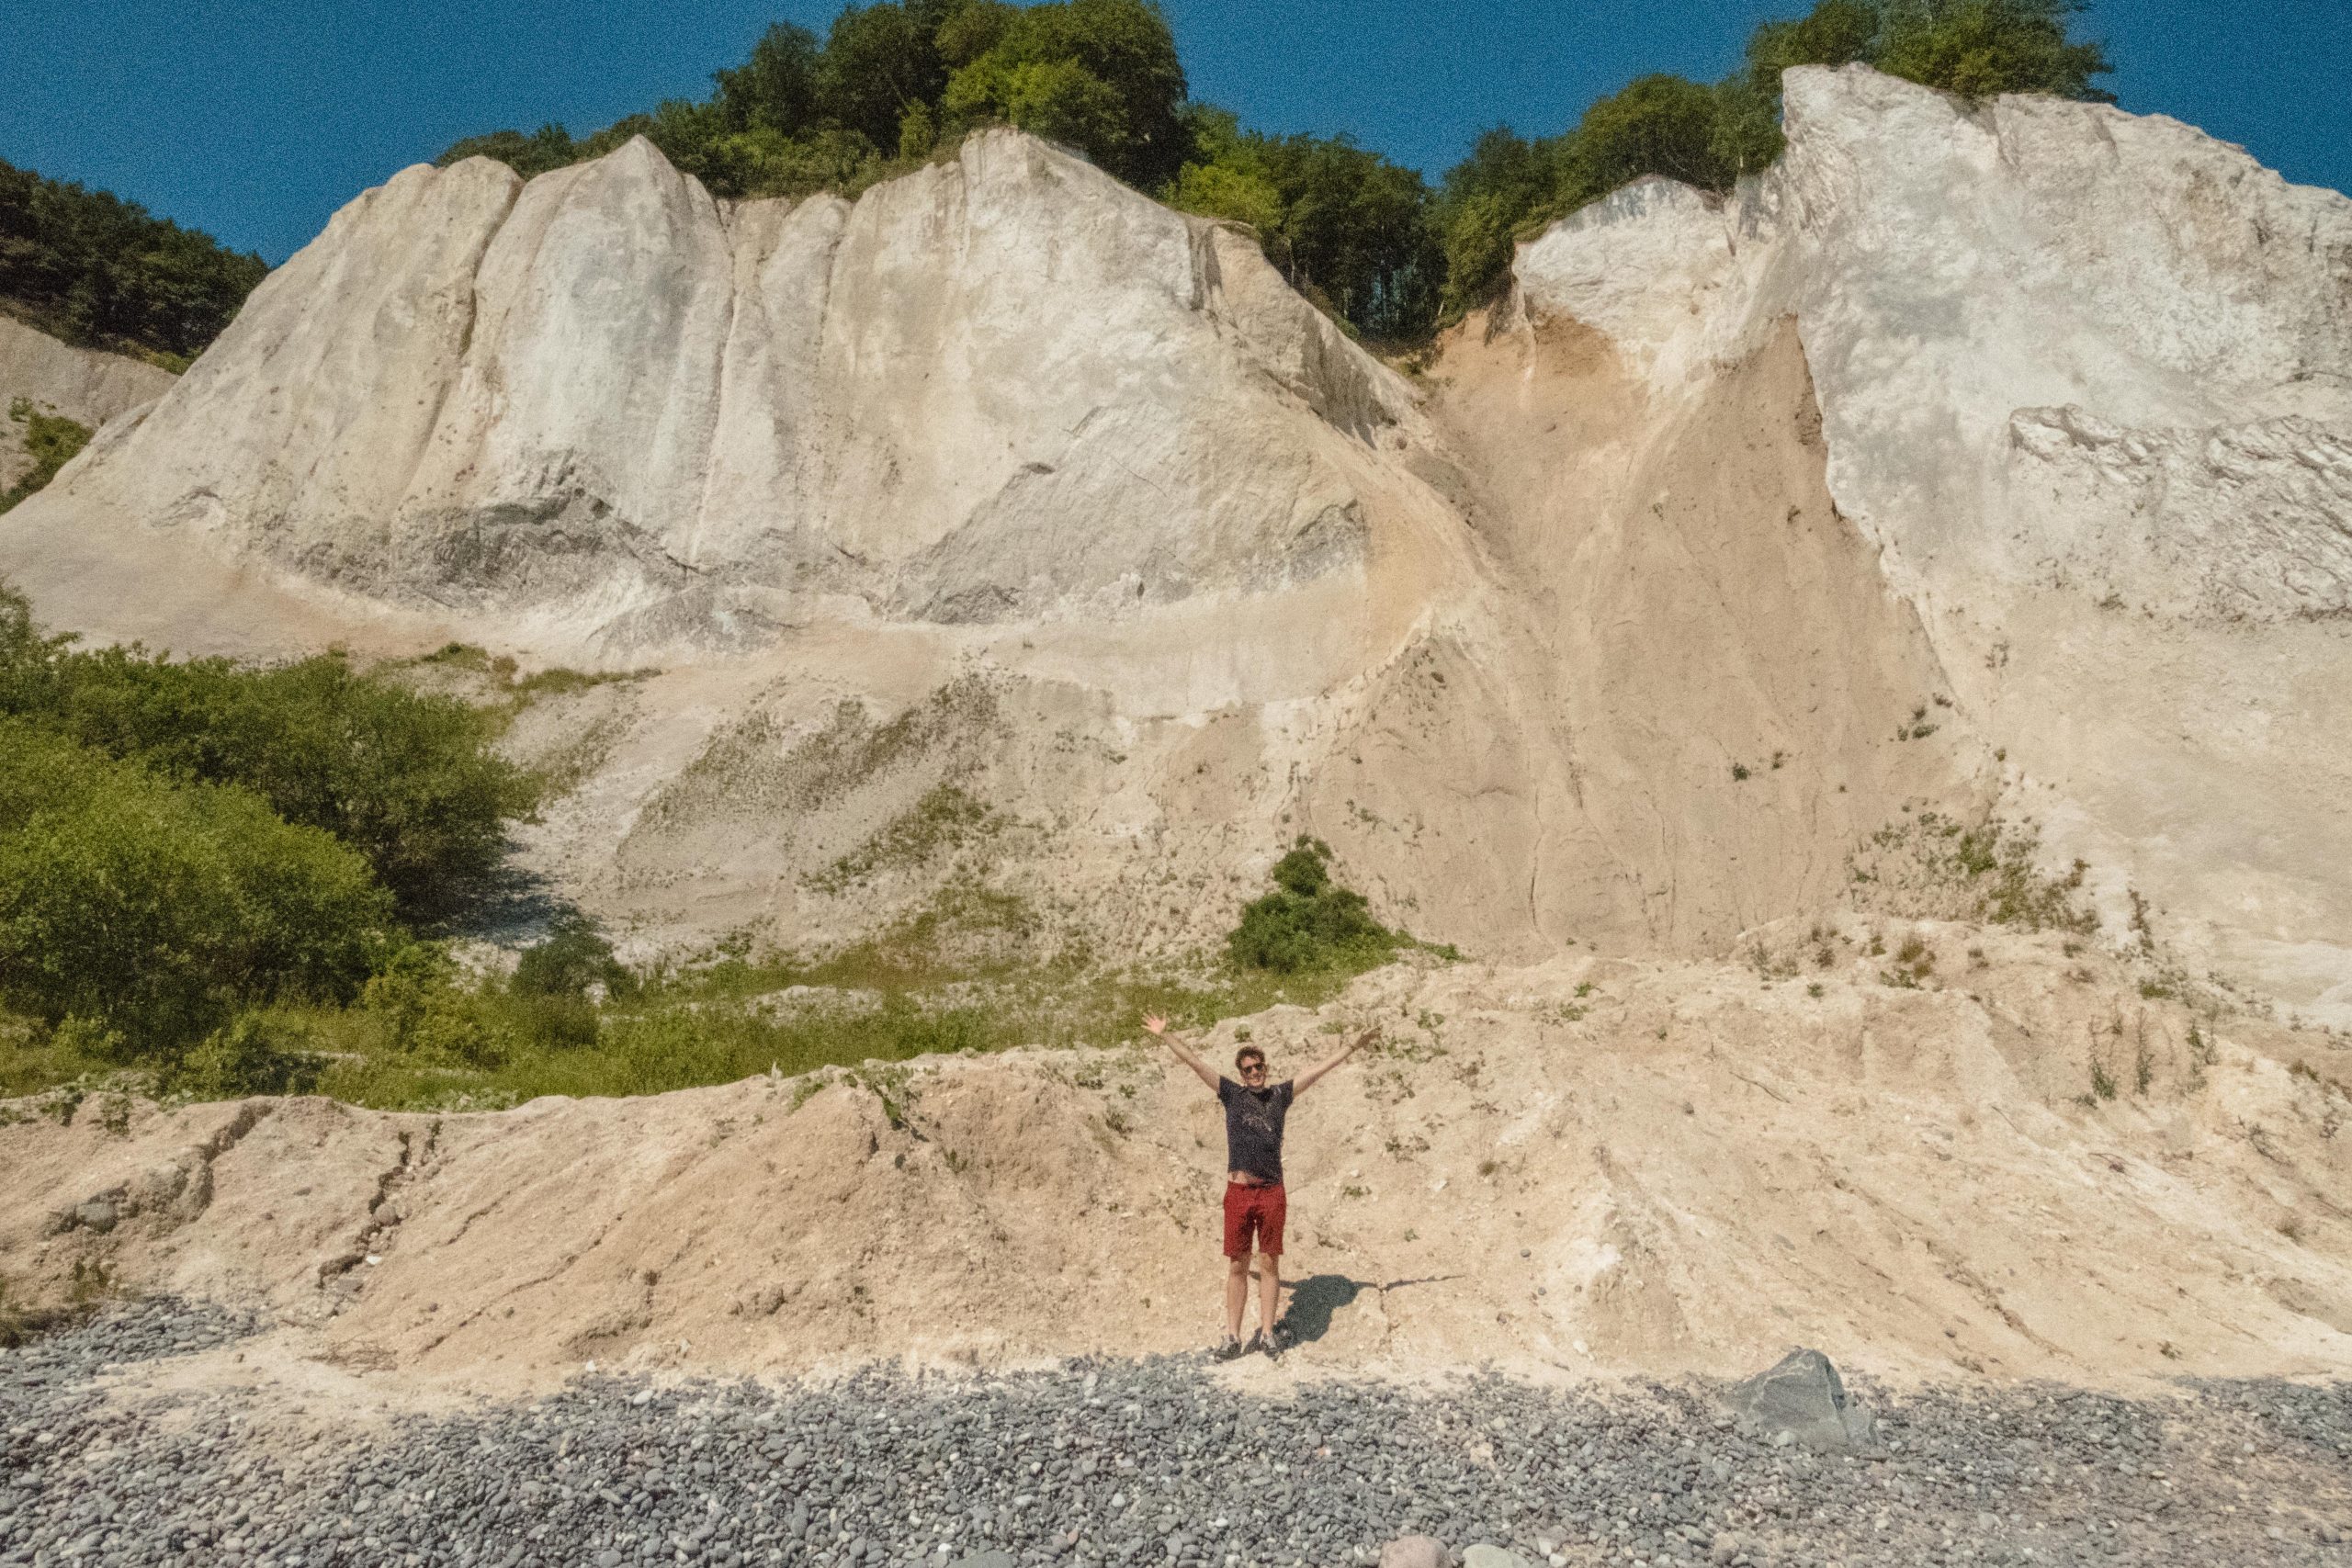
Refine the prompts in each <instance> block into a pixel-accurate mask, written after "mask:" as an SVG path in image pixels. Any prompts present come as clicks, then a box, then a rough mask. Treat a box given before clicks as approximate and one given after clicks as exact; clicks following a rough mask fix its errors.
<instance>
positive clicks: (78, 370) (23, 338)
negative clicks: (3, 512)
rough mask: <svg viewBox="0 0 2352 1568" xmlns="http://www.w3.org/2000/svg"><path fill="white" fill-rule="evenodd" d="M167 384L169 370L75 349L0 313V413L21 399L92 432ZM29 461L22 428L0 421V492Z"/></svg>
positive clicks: (148, 399) (22, 472) (160, 391)
mask: <svg viewBox="0 0 2352 1568" xmlns="http://www.w3.org/2000/svg"><path fill="white" fill-rule="evenodd" d="M172 381H173V377H172V373H171V372H170V371H168V370H164V369H162V368H160V367H156V366H153V365H149V364H147V363H145V362H144V361H141V360H137V359H132V358H130V357H129V356H128V355H120V354H105V353H101V352H99V351H98V350H96V349H91V348H76V347H74V345H73V344H67V343H60V342H59V341H58V340H57V339H55V338H53V337H51V336H50V335H49V334H48V333H44V332H40V331H38V330H36V329H34V328H32V327H28V326H27V325H26V324H25V323H24V322H22V321H17V320H16V319H15V318H14V317H11V316H6V315H0V415H6V413H7V412H9V411H10V410H11V409H13V408H14V407H15V406H16V405H17V403H18V402H19V401H22V402H24V403H26V404H28V405H30V407H31V408H32V409H34V410H36V411H38V412H41V413H47V414H56V415H59V416H61V417H62V418H65V419H70V420H72V421H73V422H74V423H76V424H82V425H87V426H88V427H90V428H91V429H92V430H96V429H97V428H98V427H99V426H100V425H102V424H104V423H106V422H107V421H108V420H110V419H112V418H114V417H115V416H116V415H117V414H119V413H123V412H128V411H129V410H131V409H135V408H138V407H140V406H141V404H144V403H149V402H153V400H155V399H157V398H159V397H161V396H163V394H164V391H165V390H166V389H169V388H170V386H171V384H172ZM32 461H33V460H32V457H31V455H30V454H29V453H28V452H27V451H26V450H25V430H24V426H23V425H21V424H18V423H17V422H16V421H15V420H14V419H12V418H0V490H6V489H7V488H8V487H9V486H11V485H13V484H15V483H16V482H17V480H18V479H22V478H24V476H25V472H26V470H27V469H28V468H31V467H32Z"/></svg>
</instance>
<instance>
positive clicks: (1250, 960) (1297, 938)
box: [1226, 835, 1406, 975]
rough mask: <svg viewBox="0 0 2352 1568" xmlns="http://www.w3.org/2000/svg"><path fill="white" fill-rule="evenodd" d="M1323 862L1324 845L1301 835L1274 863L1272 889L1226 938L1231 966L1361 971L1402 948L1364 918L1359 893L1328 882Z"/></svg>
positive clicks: (1367, 914)
mask: <svg viewBox="0 0 2352 1568" xmlns="http://www.w3.org/2000/svg"><path fill="white" fill-rule="evenodd" d="M1330 858H1331V850H1330V846H1329V845H1328V844H1325V843H1324V842H1323V841H1322V840H1319V839H1309V838H1307V837H1306V836H1304V835H1301V836H1300V838H1299V840H1298V841H1297V842H1296V843H1295V845H1294V846H1293V847H1292V848H1291V850H1290V852H1288V853H1287V854H1285V855H1283V858H1282V859H1280V860H1279V861H1276V862H1275V863H1274V869H1273V880H1274V890H1273V891H1272V892H1271V893H1269V894H1267V895H1266V896H1265V897H1262V898H1260V899H1258V900H1257V901H1256V902H1255V903H1252V904H1250V905H1249V906H1248V907H1247V908H1244V909H1243V910H1242V911H1241V923H1240V924H1239V925H1238V926H1237V927H1235V928H1234V930H1233V933H1232V934H1231V935H1230V936H1228V937H1227V939H1226V942H1227V947H1228V948H1229V949H1230V951H1231V953H1232V954H1233V961H1234V962H1235V963H1236V964H1239V965H1241V966H1242V967H1244V968H1248V969H1271V970H1273V971H1275V972H1276V973H1278V974H1284V975H1296V974H1305V973H1313V972H1316V971H1319V970H1331V969H1369V968H1372V967H1373V966H1374V965H1375V964H1383V963H1385V962H1386V961H1387V960H1388V958H1389V956H1390V955H1391V954H1393V953H1395V952H1396V951H1397V948H1398V947H1399V946H1400V945H1402V944H1403V943H1404V942H1405V941H1406V939H1405V938H1404V937H1402V936H1400V935H1399V934H1398V933H1397V932H1395V931H1389V930H1387V929H1386V928H1385V927H1384V926H1382V925H1381V924H1380V922H1379V921H1377V920H1375V919H1373V918H1372V911H1371V908H1370V906H1369V905H1368V904H1367V903H1366V901H1365V899H1364V897H1363V894H1361V893H1357V892H1353V891H1351V890H1350V889H1348V888H1345V887H1342V886H1340V885H1339V884H1338V883H1336V882H1334V881H1332V880H1331V873H1330V866H1329V861H1330Z"/></svg>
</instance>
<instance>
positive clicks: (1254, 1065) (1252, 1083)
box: [1241, 1056, 1266, 1089]
mask: <svg viewBox="0 0 2352 1568" xmlns="http://www.w3.org/2000/svg"><path fill="white" fill-rule="evenodd" d="M1241 1084H1242V1087H1243V1088H1244V1089H1263V1088H1265V1087H1266V1059H1265V1058H1264V1057H1263V1056H1252V1057H1250V1059H1249V1060H1248V1061H1246V1062H1244V1063H1242V1064H1241Z"/></svg>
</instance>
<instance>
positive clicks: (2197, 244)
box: [1519, 67, 2352, 1021]
mask: <svg viewBox="0 0 2352 1568" xmlns="http://www.w3.org/2000/svg"><path fill="white" fill-rule="evenodd" d="M1786 102H1787V123H1788V132H1789V153H1788V156H1787V158H1786V159H1785V161H1784V162H1783V163H1782V164H1781V165H1780V166H1779V167H1777V168H1775V169H1774V170H1773V171H1772V172H1770V174H1769V175H1766V176H1765V177H1764V178H1763V179H1762V180H1760V181H1758V182H1756V183H1755V184H1753V185H1752V186H1748V187H1747V188H1744V189H1743V190H1742V192H1741V193H1740V195H1739V197H1737V198H1736V199H1735V200H1733V201H1731V202H1728V203H1718V202H1714V201H1711V200H1709V199H1707V198H1704V197H1701V196H1700V195H1699V194H1698V193H1696V192H1694V191H1691V190H1688V189H1686V188H1684V187H1680V186H1672V185H1669V184H1668V183H1666V182H1662V181H1652V182H1645V184H1643V185H1641V186H1634V187H1633V188H1631V189H1628V190H1626V191H1623V192H1621V193H1619V194H1618V195H1617V196H1616V197H1611V198H1610V199H1609V200H1607V201H1604V202H1601V203H1599V204H1596V205H1595V206H1594V207H1591V208H1589V209H1586V210H1585V211H1584V212H1582V213H1579V214H1577V216H1576V217H1575V218H1573V219H1570V220H1567V221H1566V222H1563V223H1561V224H1558V225H1555V227H1554V228H1553V229H1552V230H1551V231H1548V232H1547V233H1545V234H1544V235H1543V236H1542V237H1541V238H1539V239H1537V240H1535V241H1533V242H1532V243H1529V244H1527V245H1525V246H1524V247H1523V248H1522V250H1521V255H1520V258H1519V278H1520V285H1521V301H1522V307H1523V309H1524V310H1525V311H1526V312H1527V314H1528V315H1529V317H1530V318H1531V319H1532V320H1534V321H1542V320H1544V319H1547V318H1553V317H1564V318H1572V319H1574V320H1577V321H1583V322H1586V323H1589V324H1590V325H1592V326H1594V327H1596V328H1598V329H1599V330H1600V331H1601V332H1602V333H1605V334H1607V335H1608V336H1609V337H1610V338H1611V340H1612V342H1613V343H1615V344H1617V345H1619V347H1620V348H1621V349H1622V351H1623V353H1624V354H1625V355H1626V356H1627V358H1628V359H1629V360H1630V361H1632V362H1634V363H1635V364H1637V365H1638V366H1639V367H1641V369H1642V371H1643V373H1644V375H1645V378H1647V380H1648V382H1649V384H1650V385H1651V387H1652V388H1653V389H1654V391H1655V392H1656V394H1657V396H1658V397H1659V398H1660V400H1663V401H1667V402H1672V401H1673V400H1678V399H1687V398H1690V397H1692V396H1695V395H1698V389H1701V388H1702V387H1703V386H1705V385H1707V384H1708V383H1709V382H1710V381H1711V380H1712V379H1713V378H1716V377H1718V376H1719V375H1720V374H1721V373H1722V367H1724V366H1725V365H1727V364H1730V363H1733V362H1736V361H1737V360H1739V359H1741V358H1742V357H1744V356H1745V355H1748V354H1750V353H1752V352H1754V350H1755V348H1756V347H1757V345H1758V344H1761V343H1763V342H1764V341H1766V340H1767V338H1768V337H1769V336H1770V333H1772V332H1773V331H1774V330H1775V328H1776V323H1778V322H1780V321H1784V320H1787V319H1793V320H1794V321H1795V323H1796V329H1797V332H1798V333H1799V335H1800V337H1801V338H1802V340H1803V343H1804V353H1805V359H1806V362H1807V364H1808V366H1809V367H1811V370H1812V373H1813V378H1814V384H1815V389H1816V392H1817V394H1818V396H1819V399H1820V404H1821V419H1822V431H1823V436H1824V439H1825V440H1826V444H1827V446H1828V466H1827V478H1828V485H1829V490H1830V492H1831V494H1832V495H1833V496H1834V497H1835V499H1836V501H1837V503H1838V509H1839V511H1840V512H1841V513H1842V514H1843V515H1844V516H1846V517H1848V518H1849V519H1851V520H1852V522H1853V523H1854V525H1856V526H1857V527H1859V528H1860V530H1862V532H1863V533H1864V534H1865V535H1866V536H1868V537H1869V538H1870V539H1871V541H1872V542H1873V544H1874V545H1875V546H1876V547H1878V549H1879V552H1880V558H1881V560H1882V561H1883V570H1884V571H1885V574H1886V577H1887V580H1888V581H1889V582H1890V583H1891V584H1892V585H1894V587H1895V588H1896V590H1897V591H1898V592H1901V593H1902V594H1903V595H1904V596H1905V599H1906V600H1907V601H1908V602H1909V603H1910V604H1913V605H1914V606H1915V607H1916V608H1917V611H1918V613H1919V615H1920V617H1921V621H1922V624H1923V625H1924V626H1925V627H1926V628H1927V630H1928V636H1929V637H1930V638H1931V639H1932V640H1933V642H1934V644H1935V648H1936V653H1937V656H1938V659H1939V663H1940V664H1941V666H1942V668H1943V670H1944V671H1947V672H1948V674H1949V678H1950V680H1951V683H1952V687H1953V690H1954V693H1955V694H1956V695H1957V696H1958V697H1959V698H1960V706H1961V711H1962V716H1964V718H1965V719H1966V720H1967V721H1968V722H1969V723H1970V724H1971V725H1972V726H1973V727H1974V728H1976V729H1977V731H1978V732H1979V733H1980V734H1981V735H1982V736H1983V737H1984V739H1985V741H1986V742H1987V743H1988V744H1990V745H1992V746H1994V747H1995V748H1996V751H1997V752H1998V753H1999V754H2002V755H2004V756H2005V757H2006V760H2007V767H2008V777H2009V786H2010V791H2011V798H2012V800H2013V802H2014V803H2015V804H2016V805H2017V806H2018V807H2020V808H2021V809H2024V810H2026V811H2030V812H2033V813H2037V814H2039V815H2040V816H2041V817H2043V818H2047V819H2048V820H2050V821H2051V822H2052V824H2053V825H2054V826H2056V827H2058V828H2059V829H2062V831H2061V832H2060V833H2059V835H2058V836H2057V838H2056V839H2055V840H2053V844H2054V845H2055V847H2058V848H2060V849H2061V850H2063V851H2064V852H2076V851H2079V852H2081V853H2083V854H2084V855H2086V857H2087V858H2089V859H2090V860H2091V861H2092V862H2093V863H2094V865H2095V867H2097V868H2098V873H2099V875H2100V877H2101V878H2102V879H2103V881H2104V884H2105V887H2106V891H2107V893H2108V896H2109V897H2108V905H2109V915H2110V917H2111V918H2110V921H2109V924H2110V928H2111V929H2114V930H2118V931H2120V930H2124V929H2126V928H2127V927H2128V926H2129V922H2130V921H2131V916H2132V913H2133V907H2132V902H2131V899H2132V896H2133V895H2134V894H2137V895H2138V896H2139V897H2141V898H2142V899H2143V900H2146V901H2149V902H2148V905H2147V906H2143V907H2148V908H2150V909H2151V913H2152V914H2157V915H2161V916H2165V917H2170V922H2171V926H2172V928H2173V929H2175V930H2180V929H2182V928H2184V927H2185V928H2187V931H2186V933H2185V934H2191V935H2193V937H2194V942H2193V946H2194V947H2195V948H2196V949H2198V950H2199V951H2201V952H2202V953H2204V954H2205V955H2206V956H2208V957H2210V958H2211V960H2213V961H2215V962H2217V963H2219V964H2221V965H2222V967H2223V968H2224V969H2225V970H2227V971H2230V972H2233V973H2246V972H2249V971H2251V972H2256V973H2259V974H2261V975H2262V976H2264V977H2265V980H2266V983H2267V985H2268V986H2274V987H2278V989H2280V990H2281V991H2282V992H2283V993H2286V994H2290V995H2292V996H2293V997H2294V998H2296V999H2297V1000H2298V1001H2300V1002H2302V1003H2305V1004H2309V1005H2310V1006H2312V1008H2313V1010H2315V1011H2318V1012H2324V1013H2327V1014H2331V1015H2333V1016H2334V1017H2335V1018H2336V1019H2338V1020H2345V1021H2352V963H2347V961H2346V949H2347V947H2352V876H2347V875H2346V874H2345V873H2344V871H2343V869H2342V868H2344V867H2345V866H2346V864H2352V817H2347V815H2346V813H2345V812H2344V811H2343V810H2342V809H2341V807H2340V803H2341V802H2342V801H2343V800H2345V799H2346V798H2347V797H2352V750H2347V748H2346V744H2345V740H2344V737H2345V736H2346V734H2347V733H2352V200H2347V199H2346V197H2343V196H2341V195H2339V194H2337V193H2335V192H2333V191H2324V190H2316V189H2310V188H2306V187H2301V186H2290V185H2288V184H2287V183H2286V182H2284V181H2282V180H2281V179H2279V177H2278V175H2275V174H2272V173H2271V172H2269V171H2268V170H2266V169H2264V168H2262V167H2261V166H2260V165H2259V164H2256V163H2255V162H2254V161H2253V160H2252V159H2251V158H2249V157H2247V156H2246V155H2245V153H2244V152H2241V151H2239V150H2238V149H2236V148H2233V147H2230V146H2227V145H2224V144H2222V143H2220V142H2217V141H2213V140H2212V139H2211V138H2209V137H2207V136H2205V135H2204V134H2203V133H2201V132H2199V131H2198V130H2194V129H2192V128H2191V127H2188V126H2185V125H2182V124H2179V123H2177V122H2176V121H2173V120H2169V119H2165V118H2142V117H2137V116H2133V115H2129V114H2124V113H2122V112H2120V111H2119V110H2116V109H2113V108H2109V107H2102V106H2097V105H2086V104H2074V103H2066V102H2062V101H2058V100H2053V99H2048V98H2038V97H2008V98H2000V99H1996V100H1993V101H1991V102H1989V103H1986V104H1985V105H1983V106H1981V107H1975V108H1973V109H1972V108H1971V107H1968V106H1966V105H1963V104H1962V103H1961V102H1959V101H1957V100H1955V99H1952V98H1951V97H1948V96H1944V95H1940V94H1937V93H1932V92H1928V91H1926V90H1924V89H1921V88H1918V87H1916V86H1913V85H1909V84H1907V83H1904V82H1900V81H1897V80H1894V79H1893V78H1890V77H1886V76H1882V75H1879V74H1877V73H1873V72H1871V71H1869V70H1867V69H1865V68H1862V67H1848V68H1845V69H1843V70H1838V71H1829V70H1826V69H1821V68H1807V69H1802V70H1797V71H1792V72H1791V73H1789V74H1788V77H1787V79H1786ZM2160 923H2162V922H2161V921H2160Z"/></svg>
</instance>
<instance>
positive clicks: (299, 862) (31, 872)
mask: <svg viewBox="0 0 2352 1568" xmlns="http://www.w3.org/2000/svg"><path fill="white" fill-rule="evenodd" d="M391 929H392V903H391V899H390V897H389V896H387V895H386V894H385V892H384V890H383V889H382V888H381V887H379V886H378V885H377V883H376V881H375V878H374V877H373V876H372V875H370V874H369V872H368V862H367V861H366V860H365V859H364V858H363V857H362V856H360V855H359V854H358V853H356V852H354V851H352V850H351V849H349V848H347V847H345V845H343V844H340V843H338V842H336V841H335V840H334V838H333V837H332V836H331V835H329V834H327V833H324V832H322V831H320V830H319V829H315V828H305V827H297V826H295V825H293V824H290V823H288V822H285V821H282V820H280V819H279V818H277V817H276V816H275V815H273V814H272V813H271V811H270V809H269V807H267V806H266V805H265V804H264V803H263V802H262V801H261V800H260V799H259V798H257V797H256V796H255V795H252V794H251V793H249V792H247V791H245V790H243V789H238V788H234V787H230V786H224V785H220V784H198V783H174V782H172V781H171V780H169V779H167V778H165V777H164V776H163V775H162V774H160V773H157V772H155V771H153V770H152V769H150V768H148V767H145V766H143V765H141V764H140V763H139V762H136V761H122V760H119V759H116V758H112V757H108V756H106V755H104V754H102V753H100V752H97V751H95V750H91V749H90V748H88V747H85V746H80V745H76V744H75V743H74V741H72V740H71V739H67V738H66V737H64V736H62V735H60V734H58V733H56V732H54V731H52V730H47V729H44V728H40V727H38V726H35V725H33V724H29V723H28V722H26V721H24V720H22V719H0V1000H5V1001H6V1005H8V1006H9V1007H10V1008H12V1009H16V1010H20V1011H23V1012H25V1013H28V1014H30V1015H32V1016H34V1017H37V1018H39V1019H41V1020H42V1021H46V1022H48V1023H50V1024H51V1025H56V1024H61V1023H64V1022H66V1021H74V1023H75V1024H77V1025H79V1026H81V1027H83V1028H85V1029H86V1030H89V1031H93V1032H96V1033H98V1034H100V1035H102V1036H105V1037H108V1045H109V1049H108V1053H107V1054H109V1055H117V1054H119V1055H130V1056H138V1057H153V1056H169V1055H175V1054H176V1053H177V1052H179V1051H180V1050H182V1049H184V1048H185V1047H187V1045H189V1044H191V1043H195V1042H196V1041H198V1040H199V1039H201V1038H202V1037H203V1036H205V1035H206V1034H208V1033H209V1032H212V1031H213V1030H215V1029H217V1028H219V1027H220V1025H221V1024H223V1023H225V1022H226V1021H228V1020H229V1019H230V1017H231V1016H232V1014H233V1013H234V1012H235V1011H236V1010H238V1009H239V1008H240V1007H242V1006H244V1005H246V1004H249V1003H252V1002H255V1001H263V1000H268V999H272V998H280V997H287V996H303V997H316V998H323V999H332V998H346V997H349V996H351V995H354V994H356V991H357V989H358V987H359V985H360V983H361V982H362V981H364V980H365V979H366V978H367V976H368V970H369V968H370V966H371V964H372V963H373V961H374V958H375V955H376V954H377V953H378V952H379V949H380V948H382V947H383V946H384V945H385V944H386V943H387V942H389V941H390V935H391Z"/></svg>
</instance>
